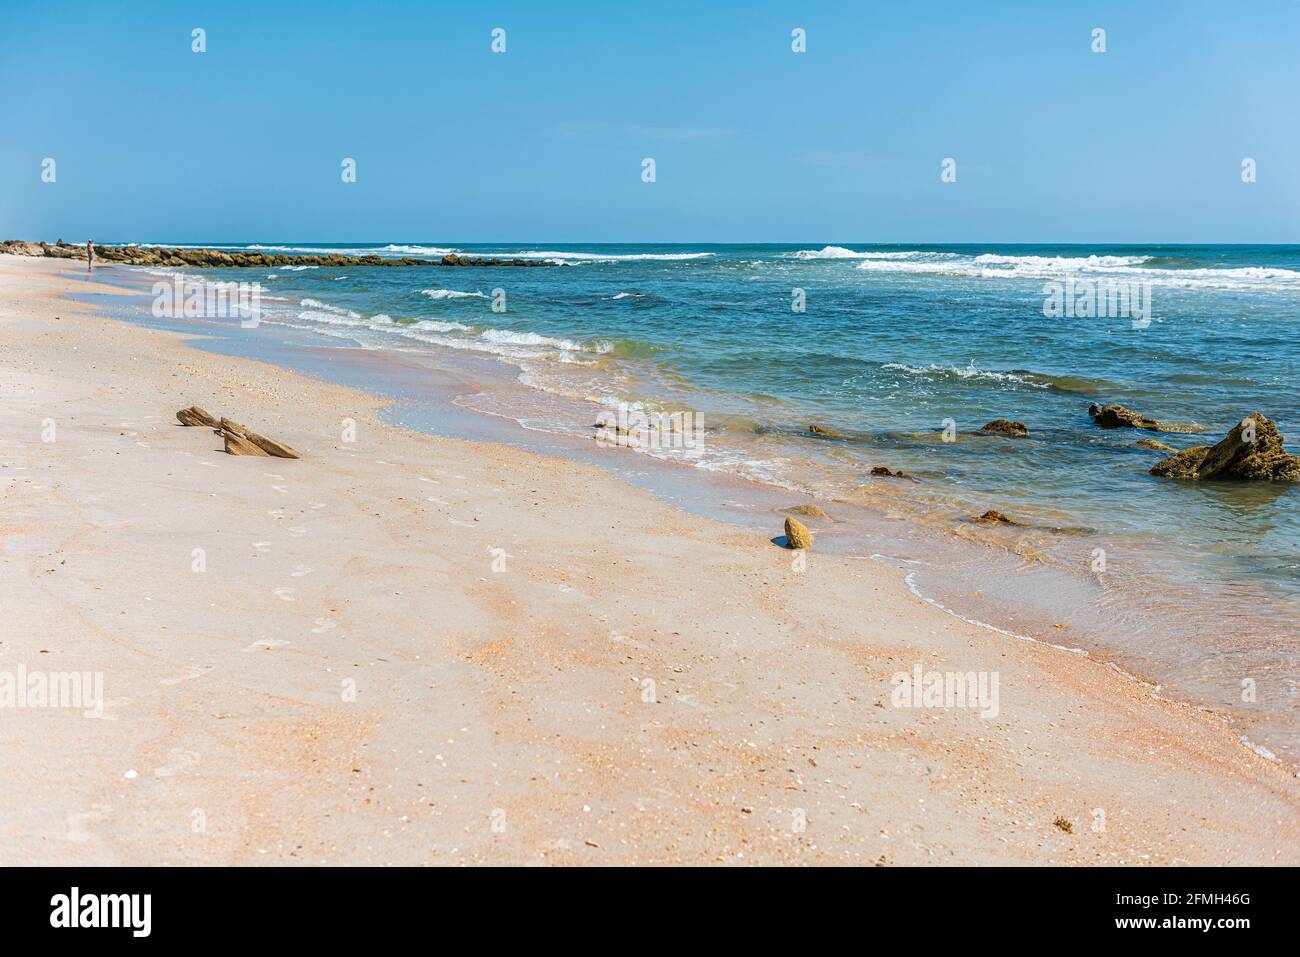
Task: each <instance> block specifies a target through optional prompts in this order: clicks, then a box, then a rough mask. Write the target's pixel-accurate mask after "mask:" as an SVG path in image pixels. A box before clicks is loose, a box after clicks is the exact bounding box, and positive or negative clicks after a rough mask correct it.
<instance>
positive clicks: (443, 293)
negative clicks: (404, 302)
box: [420, 289, 487, 299]
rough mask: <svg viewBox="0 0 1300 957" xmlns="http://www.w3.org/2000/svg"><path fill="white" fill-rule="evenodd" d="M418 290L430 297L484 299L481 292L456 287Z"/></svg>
mask: <svg viewBox="0 0 1300 957" xmlns="http://www.w3.org/2000/svg"><path fill="white" fill-rule="evenodd" d="M420 292H421V293H422V294H423V295H425V296H428V297H429V298H430V299H475V298H477V299H486V298H487V296H486V295H485V294H484V293H481V292H460V291H459V290H456V289H421V290H420Z"/></svg>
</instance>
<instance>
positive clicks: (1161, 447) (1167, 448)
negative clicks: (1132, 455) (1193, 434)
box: [1136, 439, 1178, 452]
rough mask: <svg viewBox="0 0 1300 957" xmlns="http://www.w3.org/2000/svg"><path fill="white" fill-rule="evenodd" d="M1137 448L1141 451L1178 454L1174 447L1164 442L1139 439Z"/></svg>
mask: <svg viewBox="0 0 1300 957" xmlns="http://www.w3.org/2000/svg"><path fill="white" fill-rule="evenodd" d="M1136 444H1137V447H1138V448H1140V449H1150V450H1151V451H1153V452H1177V451H1178V450H1177V449H1176V448H1174V447H1173V446H1172V445H1165V443H1163V442H1157V441H1156V440H1155V439H1138V440H1137V443H1136Z"/></svg>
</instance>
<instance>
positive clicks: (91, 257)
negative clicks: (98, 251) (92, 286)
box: [86, 239, 95, 272]
mask: <svg viewBox="0 0 1300 957" xmlns="http://www.w3.org/2000/svg"><path fill="white" fill-rule="evenodd" d="M94 271H95V244H94V243H92V242H91V241H90V240H89V239H87V240H86V272H94Z"/></svg>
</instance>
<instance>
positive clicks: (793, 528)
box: [785, 518, 813, 548]
mask: <svg viewBox="0 0 1300 957" xmlns="http://www.w3.org/2000/svg"><path fill="white" fill-rule="evenodd" d="M812 542H813V540H812V532H810V531H808V526H807V525H805V524H804V523H803V522H801V521H799V520H798V519H795V518H786V520H785V543H786V545H787V547H789V548H812Z"/></svg>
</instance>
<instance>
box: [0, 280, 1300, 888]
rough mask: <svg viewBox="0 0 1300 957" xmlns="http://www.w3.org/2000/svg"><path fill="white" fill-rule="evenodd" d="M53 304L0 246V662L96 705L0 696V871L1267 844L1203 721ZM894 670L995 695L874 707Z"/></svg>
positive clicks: (682, 517) (1232, 752)
mask: <svg viewBox="0 0 1300 957" xmlns="http://www.w3.org/2000/svg"><path fill="white" fill-rule="evenodd" d="M79 291H80V292H85V291H92V287H91V286H89V285H88V284H87V283H86V282H84V281H82V279H81V278H80V277H79V276H78V275H77V272H76V267H75V264H73V265H70V264H68V263H63V262H46V261H40V260H32V259H19V258H14V257H8V256H0V389H2V390H3V396H4V400H3V402H2V403H0V489H2V490H3V508H2V509H0V601H2V604H0V622H2V624H0V672H5V671H8V672H15V671H16V669H17V668H18V667H19V666H20V665H22V666H25V667H26V668H27V669H28V670H29V671H44V672H67V671H90V672H102V673H103V678H104V696H105V698H106V705H105V709H104V715H103V717H100V718H94V717H85V716H83V715H82V713H81V712H80V711H79V710H76V709H69V708H44V709H40V708H25V709H16V708H2V709H0V864H164V863H166V864H198V863H217V864H259V863H266V864H294V863H300V864H322V863H325V864H387V863H393V864H462V863H464V864H477V863H497V864H526V863H550V864H630V863H678V862H681V863H689V864H712V863H729V864H754V863H808V864H813V863H818V864H884V865H909V864H1021V863H1031V864H1121V863H1122V864H1170V863H1190V864H1281V863H1286V864H1296V863H1300V814H1298V813H1297V810H1298V808H1300V781H1296V780H1295V779H1293V778H1292V777H1291V776H1290V774H1289V772H1287V771H1286V770H1285V769H1283V768H1282V767H1281V766H1279V765H1277V764H1275V763H1271V762H1268V761H1266V760H1264V759H1262V758H1260V757H1259V756H1257V755H1256V754H1254V753H1252V752H1251V751H1249V750H1248V749H1247V748H1245V747H1244V746H1243V745H1242V744H1241V743H1240V742H1239V741H1238V740H1237V737H1236V734H1235V733H1234V731H1233V729H1232V727H1231V726H1230V725H1229V724H1228V723H1227V722H1226V721H1224V720H1223V719H1221V718H1220V717H1218V716H1216V715H1214V714H1212V713H1210V712H1207V711H1205V710H1202V709H1198V708H1195V707H1191V706H1187V705H1182V704H1176V703H1171V702H1168V701H1164V700H1161V699H1159V698H1156V697H1154V696H1153V695H1152V693H1151V688H1150V687H1148V686H1147V685H1144V684H1142V683H1139V682H1136V681H1132V680H1130V679H1127V678H1125V677H1124V676H1122V675H1120V674H1119V673H1117V672H1116V671H1114V670H1112V669H1110V668H1108V667H1105V666H1104V665H1101V664H1099V663H1097V662H1096V661H1093V660H1091V659H1088V658H1086V657H1083V656H1080V655H1074V654H1069V653H1065V652H1061V651H1058V650H1055V649H1052V648H1049V647H1046V646H1042V645H1033V644H1029V643H1026V642H1021V641H1017V640H1015V639H1011V638H1007V637H1005V636H1003V635H999V634H996V633H993V632H991V631H989V630H986V629H983V628H980V627H978V626H974V625H968V624H966V623H963V622H961V621H958V620H956V619H954V618H952V617H950V616H948V615H945V614H944V613H943V612H941V611H939V610H938V609H935V608H933V607H930V606H928V605H926V604H924V603H923V602H921V601H920V600H918V599H917V598H915V597H914V596H913V595H911V594H910V593H909V592H908V590H907V589H906V587H905V586H904V585H903V582H902V577H901V574H900V573H899V572H898V571H896V570H894V569H892V568H889V567H886V566H881V565H876V564H874V563H869V562H855V561H851V560H848V559H836V558H831V557H826V556H819V555H818V554H817V552H816V551H815V550H814V551H813V553H812V554H811V555H810V556H809V558H808V566H807V570H806V571H804V572H801V573H800V572H797V571H795V570H793V568H792V555H791V553H790V552H788V551H785V550H782V549H778V548H776V547H774V546H773V545H772V544H770V543H769V541H768V540H767V538H766V537H763V536H757V535H754V534H752V533H750V532H747V531H743V530H739V529H736V528H733V527H729V526H726V525H722V524H717V523H713V522H708V521H703V520H699V519H697V518H694V517H691V516H689V515H687V514H685V513H683V512H680V511H678V510H676V509H674V508H672V507H670V506H668V505H666V504H664V503H663V502H661V501H659V500H658V499H656V498H655V497H653V496H652V495H651V494H649V493H647V492H644V491H641V490H638V489H635V488H632V487H630V486H628V485H625V484H623V483H621V482H619V481H617V480H616V479H614V478H612V477H611V476H610V475H608V474H606V473H605V472H603V471H602V470H600V469H598V468H593V467H588V466H584V465H578V464H573V463H569V462H565V461H560V460H556V459H548V458H541V457H538V456H535V455H531V454H528V453H525V452H522V451H517V450H515V449H512V448H508V447H503V446H496V445H484V444H472V443H466V442H458V441H452V440H445V439H437V438H430V437H427V436H423V435H418V434H413V433H410V432H406V431H403V430H401V429H398V428H394V427H390V426H387V425H384V424H382V423H381V422H380V421H379V420H378V418H377V412H378V411H379V409H380V407H381V402H380V401H378V400H376V399H374V398H371V397H369V396H366V395H364V394H362V393H359V392H356V391H352V390H349V389H345V388H340V387H335V386H332V385H326V384H322V383H319V382H313V381H309V380H307V379H304V378H300V377H298V376H295V375H293V374H291V373H289V372H286V371H284V370H281V369H278V368H275V367H273V366H269V365H265V364H261V363H257V362H252V361H248V360H243V359H232V358H224V357H219V356H213V355H209V354H206V353H201V352H199V351H197V350H194V349H192V348H189V347H187V346H186V345H185V344H184V337H181V336H177V335H174V334H170V333H164V332H158V331H153V330H148V329H143V328H138V327H135V326H131V325H128V324H125V323H120V322H115V321H111V320H107V319H102V318H98V317H96V316H95V315H94V314H93V312H92V311H91V310H89V309H87V308H85V307H83V306H79V305H76V304H73V303H70V302H68V301H66V300H62V299H61V298H60V297H61V296H63V295H65V294H67V293H70V292H79ZM99 291H103V292H112V291H114V290H112V289H109V288H108V287H101V288H100V289H99ZM195 403H197V404H198V405H201V406H203V407H205V408H206V409H208V410H209V411H211V412H214V413H216V414H220V415H228V416H230V417H232V418H234V419H237V420H239V421H241V422H244V423H247V424H248V425H249V426H250V427H252V428H256V429H259V430H260V431H263V432H265V433H266V434H268V435H271V436H273V437H275V438H277V439H280V440H283V441H286V442H288V443H289V444H290V445H292V446H294V447H295V448H297V449H299V450H300V451H302V452H303V453H304V458H303V459H302V460H301V461H289V460H279V459H265V458H240V457H232V456H227V455H225V454H224V453H223V452H222V451H221V443H220V440H219V439H218V438H217V437H216V436H214V435H213V434H212V433H211V432H210V431H209V430H206V429H200V428H184V427H181V426H180V425H178V424H177V422H176V420H175V417H174V413H175V412H176V410H177V409H180V408H182V407H184V406H188V405H191V404H195ZM349 418H350V419H353V420H355V422H356V440H355V442H345V441H343V440H342V430H343V428H344V421H343V420H345V419H349ZM51 421H52V423H53V441H43V437H45V438H49V437H50V422H51ZM43 433H44V436H43ZM626 454H632V453H626ZM791 504H795V503H794V502H792V503H791ZM779 532H780V526H779V522H775V521H774V526H773V529H772V534H773V535H776V534H779ZM195 549H203V550H204V551H203V553H202V555H203V557H204V558H205V562H206V570H203V571H196V570H194V569H195V567H196V558H195V555H196V553H195V551H194V550H195ZM494 549H504V554H505V557H504V558H503V559H502V558H501V557H500V556H501V553H500V552H494ZM501 561H504V563H505V570H504V571H497V570H494V562H495V563H496V566H497V568H500V567H501ZM916 664H920V665H922V666H923V667H924V668H925V669H927V670H938V671H996V672H997V673H998V676H999V691H1000V694H999V699H1000V700H999V704H1000V713H999V714H998V716H997V717H996V718H994V719H992V720H982V719H981V718H980V717H979V715H978V713H977V712H976V711H974V710H971V709H963V708H947V709H942V708H940V709H933V708H931V709H906V708H896V707H892V706H891V702H890V691H891V686H890V683H889V679H890V676H891V675H892V674H893V673H895V672H898V671H909V672H910V671H911V670H912V668H913V666H914V665H916ZM649 682H653V684H652V685H651V684H649ZM352 688H355V695H352V694H350V693H349V692H350V689H352ZM1058 818H1059V819H1062V821H1063V822H1064V821H1068V822H1069V823H1070V826H1071V830H1072V833H1070V832H1067V830H1066V829H1065V828H1064V827H1063V826H1061V825H1058V824H1054V821H1056V820H1057V819H1058ZM1103 820H1104V828H1103V827H1102V826H1101V824H1102V822H1103ZM805 822H806V823H805Z"/></svg>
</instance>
